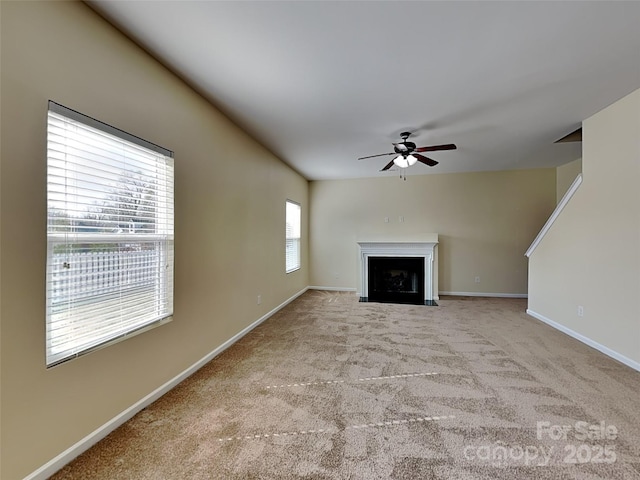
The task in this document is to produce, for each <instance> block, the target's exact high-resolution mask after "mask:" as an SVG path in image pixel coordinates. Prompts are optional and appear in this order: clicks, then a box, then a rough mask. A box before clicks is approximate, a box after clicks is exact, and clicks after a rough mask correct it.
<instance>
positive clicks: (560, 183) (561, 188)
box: [556, 158, 582, 202]
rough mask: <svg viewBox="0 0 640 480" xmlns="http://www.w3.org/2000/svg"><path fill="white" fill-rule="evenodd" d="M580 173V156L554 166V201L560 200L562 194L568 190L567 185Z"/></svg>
mask: <svg viewBox="0 0 640 480" xmlns="http://www.w3.org/2000/svg"><path fill="white" fill-rule="evenodd" d="M580 173H582V159H581V158H579V159H577V160H574V161H573V162H569V163H565V164H564V165H561V166H559V167H558V168H556V202H560V200H562V197H564V194H565V193H567V190H569V187H570V186H571V184H572V183H573V181H574V180H575V179H576V177H577V176H578V175H579V174H580Z"/></svg>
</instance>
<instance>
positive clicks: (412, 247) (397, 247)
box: [358, 236, 438, 302]
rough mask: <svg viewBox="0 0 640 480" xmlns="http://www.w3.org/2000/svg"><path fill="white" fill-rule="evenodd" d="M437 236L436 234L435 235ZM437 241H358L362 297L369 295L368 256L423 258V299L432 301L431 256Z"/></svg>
mask: <svg viewBox="0 0 640 480" xmlns="http://www.w3.org/2000/svg"><path fill="white" fill-rule="evenodd" d="M436 238H437V236H436ZM437 244H438V241H437V240H435V239H434V241H429V242H358V246H359V247H360V285H361V291H362V294H361V296H362V297H365V298H366V297H368V296H369V281H368V279H369V257H422V258H424V300H425V302H431V301H433V257H434V249H435V247H436V245H437Z"/></svg>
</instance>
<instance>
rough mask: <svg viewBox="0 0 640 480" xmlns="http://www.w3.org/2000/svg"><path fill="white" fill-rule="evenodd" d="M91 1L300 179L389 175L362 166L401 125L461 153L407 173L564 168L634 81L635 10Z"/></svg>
mask: <svg viewBox="0 0 640 480" xmlns="http://www.w3.org/2000/svg"><path fill="white" fill-rule="evenodd" d="M88 3H89V5H90V6H91V7H92V8H94V9H95V10H96V11H98V12H99V13H100V14H101V15H103V16H105V17H106V18H107V19H108V20H109V21H110V22H111V23H113V24H114V25H115V26H116V27H118V28H119V29H121V30H122V31H123V32H125V33H126V34H127V35H129V36H130V37H131V38H132V39H133V40H134V41H136V42H137V43H138V44H140V45H141V46H143V47H144V48H145V49H146V50H147V51H149V52H150V53H151V54H152V55H154V56H155V57H156V58H157V59H159V60H160V61H161V62H163V63H164V64H165V65H167V66H168V67H169V68H170V69H171V70H173V71H174V72H176V73H177V74H178V75H180V76H181V77H182V78H183V79H184V80H185V81H187V82H188V83H189V84H190V85H192V86H193V87H194V88H195V89H196V90H198V91H199V92H200V93H201V94H203V95H204V96H205V97H206V98H208V99H210V100H211V102H212V103H213V104H215V105H216V106H217V107H218V108H219V109H221V110H222V111H223V112H225V113H226V114H227V115H228V116H229V117H230V118H232V119H233V120H234V121H235V122H236V123H237V124H239V125H240V126H242V127H243V128H244V129H245V130H246V131H247V132H249V133H250V134H251V135H252V136H253V137H255V138H256V139H258V140H259V141H260V142H261V143H262V144H263V145H265V146H266V147H267V148H269V149H270V150H271V151H272V152H274V153H275V154H276V155H278V156H279V157H280V158H281V159H282V160H284V161H285V162H286V163H288V164H289V165H291V166H292V167H294V168H295V169H296V170H297V171H298V172H300V173H301V174H302V175H304V176H305V177H306V178H308V179H310V180H317V179H335V178H355V177H374V176H388V175H397V172H391V173H390V172H385V173H380V172H379V170H380V169H381V168H382V167H383V166H384V165H385V164H386V163H387V162H388V161H389V159H390V158H392V157H380V158H374V159H369V160H362V161H358V160H357V158H358V157H361V156H365V155H373V154H378V153H385V152H391V151H392V145H391V142H393V141H398V140H400V138H399V133H400V132H402V131H405V130H409V131H412V132H415V136H414V137H412V138H411V140H413V141H414V142H415V143H417V144H418V146H423V145H434V144H442V143H455V144H457V146H458V150H456V151H443V152H434V153H432V154H428V155H429V156H430V157H432V158H434V159H436V160H438V161H440V162H441V163H440V164H439V165H438V166H436V167H433V168H430V167H427V166H425V165H421V164H417V165H415V166H413V167H411V168H409V169H407V174H426V173H447V172H461V171H480V170H503V169H519V168H536V167H547V166H557V165H561V164H563V163H566V162H568V161H571V160H574V159H576V158H578V157H580V143H571V144H553V142H554V141H555V140H557V139H559V138H560V137H562V136H564V135H565V134H567V133H569V132H572V131H573V130H575V129H576V128H578V127H579V126H580V122H581V121H582V120H584V119H586V118H588V117H589V116H591V115H592V114H594V113H596V112H597V111H599V110H601V109H602V108H604V107H606V106H607V105H609V104H611V103H613V102H614V101H616V100H618V99H619V98H621V97H623V96H625V95H626V94H628V93H630V92H632V91H633V90H635V89H637V88H640V27H639V25H640V2H637V1H630V2H611V1H601V2H593V1H592V2H577V1H563V2H560V1H557V2H542V1H539V2H526V1H512V2H490V1H474V2H454V1H451V2H427V1H411V2H401V1H386V2H385V1H377V2H365V1H353V2H352V1H257V2H253V1H236V2H223V1H164V0H162V1H155V0H149V1H109V0H93V1H89V2H88ZM239 151H240V152H241V150H239Z"/></svg>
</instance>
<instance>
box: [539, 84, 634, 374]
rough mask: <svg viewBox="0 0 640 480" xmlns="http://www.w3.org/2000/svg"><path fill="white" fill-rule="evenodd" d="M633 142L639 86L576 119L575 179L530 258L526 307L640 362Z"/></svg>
mask: <svg viewBox="0 0 640 480" xmlns="http://www.w3.org/2000/svg"><path fill="white" fill-rule="evenodd" d="M638 139H640V90H637V91H635V92H634V93H632V94H630V95H628V96H627V97H625V98H623V99H622V100H620V101H618V102H617V103H614V104H613V105H611V106H609V107H607V108H606V109H604V110H602V111H601V112H599V113H597V114H596V115H594V116H593V117H591V118H589V119H587V120H586V121H585V122H584V123H583V156H582V165H583V173H582V176H583V182H582V185H581V186H580V188H579V189H578V191H577V192H576V193H575V195H574V196H573V198H572V199H571V201H570V202H569V203H568V205H567V206H566V208H565V209H564V210H563V211H562V213H561V214H560V216H559V217H558V219H557V220H556V222H555V223H554V224H553V226H552V227H551V229H550V230H549V232H548V233H547V235H546V236H545V237H544V238H543V239H542V242H541V243H540V244H539V246H538V248H537V249H536V250H535V251H534V252H533V255H532V256H531V259H530V262H529V309H530V310H531V311H533V312H534V313H535V314H538V315H541V316H543V317H545V318H547V319H549V320H551V321H553V322H556V323H558V324H559V325H560V326H561V327H563V328H566V329H569V330H572V331H573V332H575V333H577V334H579V335H582V336H584V337H586V338H588V339H590V340H591V341H593V342H596V343H598V344H600V345H601V346H603V347H605V348H608V349H611V350H613V351H614V352H617V353H618V354H620V355H622V356H624V357H626V358H627V359H630V360H631V361H632V362H636V364H638V365H640V302H638V298H639V297H640V188H639V185H640V142H639V141H638ZM578 305H581V306H583V309H584V316H582V317H580V316H578V314H577V312H578Z"/></svg>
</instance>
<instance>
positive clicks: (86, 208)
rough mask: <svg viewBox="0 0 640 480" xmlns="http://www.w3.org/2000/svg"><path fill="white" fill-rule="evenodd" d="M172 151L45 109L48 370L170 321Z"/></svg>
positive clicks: (54, 107) (53, 106)
mask: <svg viewBox="0 0 640 480" xmlns="http://www.w3.org/2000/svg"><path fill="white" fill-rule="evenodd" d="M173 234H174V232H173V153H172V152H170V151H168V150H165V149H163V148H161V147H158V146H156V145H154V144H151V143H149V142H146V141H144V140H141V139H139V138H137V137H134V136H132V135H129V134H127V133H125V132H122V131H120V130H118V129H116V128H113V127H111V126H109V125H106V124H104V123H101V122H99V121H97V120H94V119H92V118H90V117H87V116H85V115H82V114H80V113H78V112H75V111H73V110H70V109H68V108H66V107H63V106H62V105H58V104H57V103H54V102H49V113H48V125H47V278H46V282H47V283H46V296H47V299H46V302H47V303H46V305H47V312H46V362H47V366H53V365H56V364H59V363H61V362H63V361H66V360H68V359H70V358H74V357H77V356H79V355H81V354H84V353H88V352H90V351H92V350H95V349H97V348H100V347H103V346H105V345H107V344H110V343H113V342H115V341H118V340H121V339H123V338H126V337H127V336H130V335H132V334H134V333H139V332H140V331H142V330H144V329H146V328H149V327H151V326H153V325H156V324H160V323H163V322H164V321H167V320H168V319H170V317H171V315H172V314H173Z"/></svg>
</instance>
